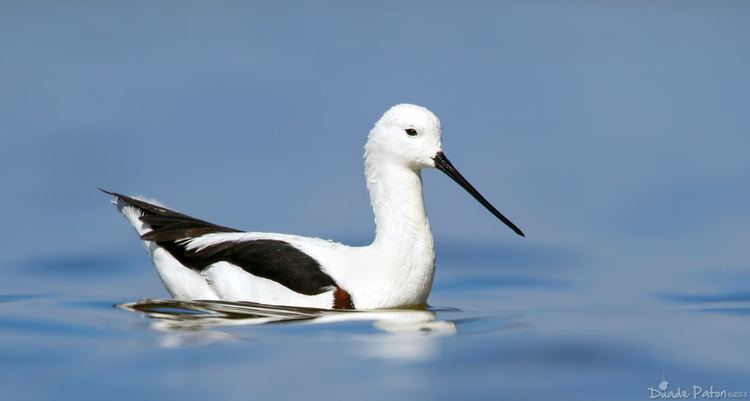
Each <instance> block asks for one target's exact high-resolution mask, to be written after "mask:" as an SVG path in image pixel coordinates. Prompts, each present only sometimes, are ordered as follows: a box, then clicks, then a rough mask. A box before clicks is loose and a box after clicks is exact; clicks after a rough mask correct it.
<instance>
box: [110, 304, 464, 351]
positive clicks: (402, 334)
mask: <svg viewBox="0 0 750 401" xmlns="http://www.w3.org/2000/svg"><path fill="white" fill-rule="evenodd" d="M117 306H118V307H119V308H122V309H126V310H130V311H134V312H140V313H143V314H145V315H146V316H147V317H149V318H151V319H152V320H151V322H150V324H149V325H150V327H152V328H154V329H156V330H159V331H163V332H167V333H169V334H170V335H169V336H165V337H163V338H161V339H160V342H161V345H162V346H164V347H168V348H173V347H181V346H184V345H189V344H200V343H206V342H215V341H226V340H234V339H239V337H238V336H237V335H235V334H231V333H229V332H224V331H220V330H212V329H219V328H222V327H227V328H228V327H235V326H259V325H269V324H284V323H294V324H317V325H322V324H335V323H353V322H359V321H365V322H372V326H373V327H374V328H376V329H377V330H378V331H380V332H382V333H390V334H394V335H386V336H378V335H375V336H373V335H367V336H361V337H358V338H359V339H360V340H361V341H363V342H365V343H366V344H367V346H366V347H364V348H363V351H362V352H363V353H364V354H366V355H367V356H373V357H379V358H387V359H424V358H426V357H429V356H431V355H432V354H434V352H435V350H434V344H433V343H432V342H431V341H430V340H428V339H426V338H427V337H436V336H444V335H453V334H457V333H458V329H457V323H456V321H450V320H438V319H437V316H436V313H435V312H433V311H428V310H409V309H397V310H377V311H338V310H331V309H315V308H303V307H292V306H274V305H264V304H256V303H251V302H226V301H177V300H162V299H149V300H145V301H139V302H131V303H126V304H120V305H117ZM466 320H468V319H466Z"/></svg>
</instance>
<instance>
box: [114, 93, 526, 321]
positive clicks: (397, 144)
mask: <svg viewBox="0 0 750 401" xmlns="http://www.w3.org/2000/svg"><path fill="white" fill-rule="evenodd" d="M440 137H441V130H440V121H439V120H438V118H437V117H436V116H435V115H434V114H432V112H430V111H429V110H427V109H425V108H423V107H419V106H414V105H408V104H402V105H398V106H394V107H393V108H391V109H390V110H388V111H387V112H386V113H385V114H384V115H383V116H382V117H381V118H380V120H378V122H377V123H376V124H375V126H374V127H373V129H372V130H371V131H370V135H369V139H368V141H367V145H366V146H365V175H366V176H367V188H368V189H369V191H370V198H371V203H372V207H373V209H374V213H375V224H376V226H377V229H376V235H375V240H374V241H373V243H372V244H371V245H368V246H363V247H349V246H345V245H342V244H339V243H334V242H330V241H325V240H321V239H318V238H307V237H300V236H295V235H288V234H276V233H258V232H240V231H239V230H235V229H232V228H228V227H223V226H218V225H215V224H212V223H208V222H205V221H202V220H198V219H195V218H192V217H189V216H186V215H184V214H181V213H177V212H174V211H172V210H169V209H167V208H165V207H163V206H161V205H159V204H157V203H155V202H147V201H145V200H143V199H139V198H134V197H128V196H124V195H121V194H117V193H111V192H108V193H109V194H111V195H113V196H114V197H115V201H114V202H115V204H116V206H117V207H118V209H119V210H120V211H121V212H122V214H123V215H124V216H125V217H126V218H127V219H128V220H129V221H130V223H131V224H132V225H133V226H134V227H135V228H136V230H137V231H138V234H139V235H140V236H141V239H143V241H144V243H145V245H146V248H147V249H148V251H149V253H150V255H151V257H152V259H153V262H154V264H155V265H156V268H157V270H158V272H159V274H160V276H161V279H162V281H163V282H164V284H165V286H166V288H167V290H168V291H169V292H170V293H171V295H172V296H173V297H174V298H176V299H181V300H191V299H192V300H194V299H205V300H226V301H252V302H259V303H264V304H275V305H294V306H304V307H316V308H333V309H382V308H405V307H422V308H423V307H424V306H425V305H426V303H427V296H428V295H429V293H430V289H431V288H432V281H433V277H434V273H435V252H434V250H433V242H432V233H431V232H430V227H429V224H428V222H427V216H426V214H425V208H424V202H423V199H422V177H421V170H422V169H423V168H437V169H439V170H440V171H442V172H444V173H445V174H447V175H448V176H449V177H450V178H452V179H453V180H454V181H456V182H457V183H458V184H459V185H461V186H462V187H463V188H464V189H465V190H466V191H468V192H469V193H470V194H471V195H472V196H473V197H474V198H476V199H477V200H478V201H479V202H480V203H481V204H482V205H484V207H486V208H487V209H488V210H489V211H490V212H491V213H492V214H493V215H494V216H495V217H497V218H498V219H500V220H501V221H503V222H504V223H505V224H507V225H508V226H509V227H510V228H511V229H513V231H515V232H516V233H517V234H519V235H523V233H522V232H521V230H520V229H518V227H516V226H515V225H514V224H513V223H511V222H510V220H508V219H507V218H506V217H505V216H503V215H502V214H501V213H500V212H499V211H497V209H495V208H494V207H493V206H492V205H491V204H490V203H489V202H488V201H487V200H486V199H485V198H484V197H483V196H482V195H481V194H480V193H479V192H478V191H477V190H476V189H474V187H473V186H472V185H471V184H469V182H468V181H467V180H466V179H465V178H464V177H463V176H462V175H461V174H460V173H459V172H458V170H456V168H455V167H454V166H453V165H452V164H451V162H450V161H448V159H447V158H446V157H445V154H444V153H443V149H442V145H441V140H440ZM414 313H417V312H414ZM333 316H335V315H332V316H328V317H326V318H328V319H331V318H333Z"/></svg>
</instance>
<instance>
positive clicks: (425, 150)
mask: <svg viewBox="0 0 750 401" xmlns="http://www.w3.org/2000/svg"><path fill="white" fill-rule="evenodd" d="M440 146H441V145H440V120H439V119H438V118H437V116H435V114H433V113H432V112H431V111H429V110H427V109H426V108H424V107H421V106H416V105H413V104H399V105H396V106H393V107H391V108H390V109H389V110H388V111H386V112H385V114H383V116H382V117H380V120H378V122H377V123H375V126H374V127H373V128H372V130H371V131H370V136H369V138H368V141H367V145H366V146H365V150H366V152H367V154H368V155H373V156H374V155H377V157H378V158H379V159H381V160H383V161H387V162H388V163H397V164H401V165H403V166H405V167H408V168H410V169H412V170H419V169H422V168H425V167H435V160H434V159H435V156H436V155H437V154H438V153H439V152H441V151H442V149H441V147H440Z"/></svg>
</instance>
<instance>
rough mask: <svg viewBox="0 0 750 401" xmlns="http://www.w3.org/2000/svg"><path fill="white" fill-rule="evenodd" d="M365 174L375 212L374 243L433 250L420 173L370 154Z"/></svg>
mask: <svg viewBox="0 0 750 401" xmlns="http://www.w3.org/2000/svg"><path fill="white" fill-rule="evenodd" d="M365 175H366V177H367V189H368V190H369V191H370V202H371V203H372V208H373V211H374V213H375V226H376V230H375V241H374V242H373V246H375V247H388V248H391V249H394V248H395V249H404V250H406V251H408V250H410V249H413V248H414V247H415V246H419V245H422V246H426V247H428V248H429V252H430V253H431V252H432V234H431V233H430V225H429V222H428V221H427V215H426V213H425V207H424V200H423V198H422V176H421V174H420V172H419V171H418V170H417V171H415V170H412V169H411V168H409V167H406V166H403V165H400V164H398V163H393V162H389V161H388V160H383V159H382V157H381V156H378V155H376V154H368V155H367V156H366V158H365Z"/></svg>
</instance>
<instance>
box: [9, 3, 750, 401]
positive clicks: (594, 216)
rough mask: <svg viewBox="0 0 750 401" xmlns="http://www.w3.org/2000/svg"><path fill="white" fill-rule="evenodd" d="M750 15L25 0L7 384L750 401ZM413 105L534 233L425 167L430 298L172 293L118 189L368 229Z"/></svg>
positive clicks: (339, 228) (187, 391)
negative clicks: (672, 395)
mask: <svg viewBox="0 0 750 401" xmlns="http://www.w3.org/2000/svg"><path fill="white" fill-rule="evenodd" d="M748 20H750V3H747V2H744V1H722V2H715V1H659V2H653V1H629V2H588V1H574V2H555V1H540V2H479V3H472V4H465V3H450V4H449V3H442V2H437V3H436V2H421V1H417V2H374V3H359V2H354V3H352V2H345V1H328V2H320V3H293V2H230V1H227V2H197V1H195V2H191V1H188V2H153V1H129V2H86V1H67V2H59V1H34V2H30V1H4V2H2V3H0V49H1V50H2V55H0V117H1V118H0V138H1V139H2V141H1V142H0V182H2V190H0V194H1V195H2V196H0V210H2V211H3V212H4V213H3V219H2V220H3V224H2V227H3V228H2V229H0V242H1V243H2V248H0V249H2V252H0V268H1V269H2V272H3V274H2V277H3V279H2V280H0V398H2V399H3V400H5V399H8V400H18V401H22V400H48V399H59V400H68V399H69V400H101V399H108V400H133V399H156V398H160V399H180V400H205V399H258V400H284V399H339V398H350V399H357V400H383V399H392V400H456V399H477V400H488V399H513V400H548V399H575V400H601V399H613V400H645V399H649V398H651V397H653V395H654V391H655V390H649V388H652V389H658V387H659V385H665V386H666V388H667V389H668V390H677V389H678V388H679V389H683V390H686V391H689V392H690V395H691V396H692V395H693V393H692V392H693V390H694V387H693V386H699V387H701V388H704V389H708V388H709V387H710V386H714V388H715V389H716V390H724V389H725V390H727V391H733V392H735V391H736V392H750V359H749V358H748V350H750V342H749V340H748V339H749V338H750V264H749V262H748V261H749V260H750V258H748V244H750V230H748V227H749V226H750V207H748V205H750V157H748V155H749V154H750V112H749V111H750V110H748V105H749V104H750V98H749V97H748V96H749V95H748V94H750V80H749V79H748V71H750V24H748V23H747V21H748ZM400 102H412V103H417V104H421V105H424V106H427V107H429V108H430V109H431V110H433V111H434V112H435V113H436V114H437V115H438V116H439V117H440V118H441V120H442V126H443V144H444V148H445V151H446V154H447V155H448V157H450V158H451V160H452V161H453V162H454V164H455V165H456V166H457V167H458V168H459V169H460V170H461V171H462V173H463V174H464V175H465V176H466V177H467V178H469V179H470V180H471V181H472V183H473V184H475V186H476V187H477V188H478V189H479V190H480V191H481V192H482V193H483V194H484V195H485V196H486V197H487V198H488V199H490V200H491V201H492V202H493V203H494V204H495V205H496V206H498V208H499V209H500V210H501V211H502V212H503V213H505V214H507V215H508V216H509V217H510V218H511V219H512V220H513V221H514V222H515V223H517V224H518V225H519V226H520V227H521V228H522V229H523V230H524V231H525V232H526V234H527V237H526V238H520V237H516V236H515V235H514V234H513V233H512V232H511V231H509V230H508V229H507V228H506V227H504V226H503V225H502V224H501V223H499V222H498V221H496V220H494V218H492V216H490V215H489V214H488V213H487V212H486V211H485V210H484V209H483V208H481V206H479V205H478V204H476V202H475V201H474V200H473V199H471V198H470V197H469V196H468V195H467V194H465V193H463V191H462V190H461V189H460V188H459V187H458V186H456V185H454V184H453V183H452V182H451V181H450V180H449V179H448V178H447V177H445V176H443V175H442V174H440V173H439V172H434V171H427V172H425V173H424V174H423V177H424V186H425V198H426V203H427V208H428V212H429V215H430V223H431V225H432V228H433V234H434V237H435V240H436V249H437V258H438V262H437V276H436V280H435V284H434V287H433V291H432V294H431V296H430V304H431V306H432V308H431V309H430V310H429V311H426V312H424V311H423V312H414V311H411V312H402V313H395V312H394V313H381V314H356V313H355V314H333V315H331V314H319V313H311V312H308V311H286V310H273V309H272V310H270V311H269V310H268V309H265V308H263V307H259V306H257V305H228V306H227V305H213V306H206V305H202V304H175V303H169V302H166V301H163V299H165V298H167V294H166V292H165V290H164V289H163V288H162V286H161V283H160V282H159V279H158V276H157V275H156V273H155V272H154V270H153V268H152V267H151V265H150V262H149V261H148V259H147V257H146V255H145V253H144V252H143V248H142V247H141V245H140V244H139V243H138V240H137V238H136V236H135V234H134V232H133V230H132V229H130V228H129V227H128V226H127V224H126V222H125V221H124V220H123V219H122V218H121V217H119V216H117V214H116V213H115V210H114V209H113V208H112V207H111V205H109V201H108V199H107V198H106V197H105V196H103V194H101V193H100V192H98V191H97V190H96V188H97V187H104V188H106V189H110V190H116V191H120V192H125V193H131V194H143V195H147V196H150V197H153V198H157V199H160V200H161V201H163V202H165V203H166V204H168V205H170V206H172V207H174V208H176V209H178V210H180V211H182V212H185V213H188V214H190V215H194V216H196V217H199V218H203V219H206V220H209V221H213V222H216V223H218V224H223V225H229V226H234V227H237V228H242V229H247V230H253V231H274V232H276V231H278V232H290V233H296V234H301V235H312V236H319V237H323V238H332V239H335V240H337V241H342V242H346V243H350V244H356V245H361V244H365V243H367V242H368V241H369V240H370V239H371V236H372V232H373V229H374V228H373V223H372V212H371V210H370V208H369V199H368V194H367V191H366V188H365V185H364V184H365V183H364V178H363V173H362V167H363V166H362V153H363V148H362V147H363V145H364V143H365V141H366V136H367V133H368V131H369V129H370V128H371V126H372V124H373V123H374V122H375V120H377V118H378V117H379V116H380V115H381V114H382V113H383V112H384V111H385V110H386V109H387V108H388V107H390V106H391V105H393V104H396V103H400ZM145 299H156V301H149V302H140V303H139V301H141V300H145ZM263 319H265V320H263ZM261 323H266V324H261ZM664 382H667V384H665V383H664ZM701 398H705V397H703V396H701V395H700V394H699V395H698V396H697V399H701Z"/></svg>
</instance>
